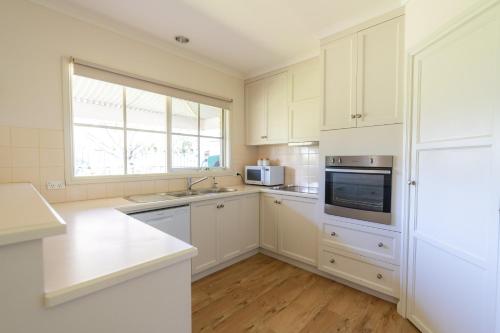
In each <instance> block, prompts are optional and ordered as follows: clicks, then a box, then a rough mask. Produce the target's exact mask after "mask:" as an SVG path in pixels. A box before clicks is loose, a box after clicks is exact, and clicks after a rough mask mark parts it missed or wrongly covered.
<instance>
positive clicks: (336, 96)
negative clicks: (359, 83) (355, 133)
mask: <svg viewBox="0 0 500 333" xmlns="http://www.w3.org/2000/svg"><path fill="white" fill-rule="evenodd" d="M356 61H357V59H356V35H350V36H347V37H344V38H341V39H338V40H335V41H333V42H331V43H329V44H327V45H326V46H325V47H324V48H323V50H322V66H323V75H324V78H323V85H324V86H323V89H322V92H321V93H322V101H323V110H322V129H323V130H331V129H339V128H350V127H355V126H356V119H355V118H353V117H354V116H355V115H356Z"/></svg>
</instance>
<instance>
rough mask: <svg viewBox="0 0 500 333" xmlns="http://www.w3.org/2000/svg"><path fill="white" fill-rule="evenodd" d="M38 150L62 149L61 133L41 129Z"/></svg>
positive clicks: (59, 131)
mask: <svg viewBox="0 0 500 333" xmlns="http://www.w3.org/2000/svg"><path fill="white" fill-rule="evenodd" d="M40 148H59V149H62V148H64V139H63V131H61V130H48V129H41V130H40Z"/></svg>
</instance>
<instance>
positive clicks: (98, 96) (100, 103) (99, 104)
mask: <svg viewBox="0 0 500 333" xmlns="http://www.w3.org/2000/svg"><path fill="white" fill-rule="evenodd" d="M71 86H72V90H73V103H72V112H73V122H74V123H79V124H91V125H105V126H116V127H123V87H122V86H120V85H117V84H113V83H108V82H104V81H99V80H94V79H89V78H86V77H83V76H78V75H73V79H72V81H71Z"/></svg>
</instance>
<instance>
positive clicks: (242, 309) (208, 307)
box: [192, 254, 418, 333]
mask: <svg viewBox="0 0 500 333" xmlns="http://www.w3.org/2000/svg"><path fill="white" fill-rule="evenodd" d="M192 292H193V332H228V333H229V332H231V333H237V332H264V333H278V332H283V333H284V332H286V333H291V332H314V333H321V332H381V333H392V332H397V333H406V332H408V333H409V332H418V331H417V330H416V329H415V328H414V327H413V326H412V325H411V324H410V323H409V322H408V321H406V320H404V319H403V318H401V317H400V316H399V315H398V314H397V312H396V306H395V305H394V304H391V303H388V302H386V301H383V300H381V299H378V298H376V297H373V296H370V295H367V294H365V293H362V292H360V291H357V290H355V289H352V288H349V287H346V286H344V285H342V284H339V283H336V282H333V281H331V280H328V279H325V278H323V277H320V276H318V275H315V274H312V273H309V272H307V271H304V270H302V269H299V268H296V267H294V266H291V265H289V264H286V263H284V262H281V261H278V260H276V259H273V258H270V257H268V256H265V255H263V254H257V255H255V256H253V257H251V258H249V259H247V260H244V261H242V262H240V263H238V264H235V265H233V266H231V267H229V268H226V269H225V270H222V271H219V272H217V273H215V274H213V275H210V276H208V277H206V278H204V279H201V280H199V281H197V282H195V283H193V287H192Z"/></svg>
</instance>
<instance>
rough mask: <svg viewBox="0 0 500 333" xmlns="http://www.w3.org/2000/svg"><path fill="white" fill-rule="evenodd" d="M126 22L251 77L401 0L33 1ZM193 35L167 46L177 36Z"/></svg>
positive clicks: (311, 50) (313, 49)
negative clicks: (183, 42) (180, 42)
mask: <svg viewBox="0 0 500 333" xmlns="http://www.w3.org/2000/svg"><path fill="white" fill-rule="evenodd" d="M34 1H35V2H38V3H42V4H45V5H49V6H50V7H53V8H56V9H61V10H64V9H65V10H66V12H68V11H69V9H71V10H70V11H71V12H72V14H73V15H76V16H79V17H80V18H83V16H85V18H86V19H87V20H88V19H92V17H90V16H94V17H93V19H95V20H97V19H99V21H100V22H99V24H101V25H103V24H104V25H105V24H109V25H112V26H113V28H114V29H115V30H116V28H117V27H118V26H119V27H121V28H123V29H128V33H129V32H130V30H131V29H133V30H134V31H136V32H138V33H140V34H141V35H142V36H148V37H151V38H154V40H156V41H158V42H160V43H163V44H164V45H168V46H169V47H171V48H172V47H174V48H177V49H179V48H181V49H179V51H180V52H181V53H183V54H184V55H190V56H192V57H195V58H197V59H198V60H200V61H201V60H202V59H204V60H206V61H207V62H208V63H210V64H212V65H214V66H216V67H218V68H219V69H225V70H227V71H228V72H232V73H234V74H236V75H238V76H242V77H251V76H254V75H257V74H261V73H263V72H265V71H267V70H271V69H275V68H277V67H280V66H284V65H287V64H290V63H293V62H294V61H299V60H303V59H306V58H308V57H311V56H313V55H315V54H318V53H319V38H321V37H324V36H326V35H328V34H330V33H333V32H336V31H339V30H341V29H344V28H347V27H349V26H351V25H354V24H357V23H360V22H362V21H364V20H366V19H369V18H371V17H374V16H377V15H380V14H383V13H385V12H387V11H390V10H392V9H395V8H397V7H399V6H401V1H400V0H34ZM178 34H181V35H185V36H187V37H189V38H190V39H191V42H190V43H189V44H186V45H180V44H178V46H172V45H173V44H174V43H175V42H174V41H173V40H174V36H175V35H178Z"/></svg>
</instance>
